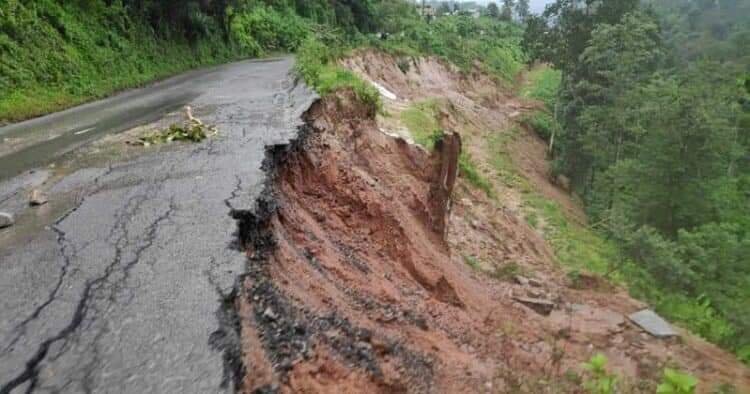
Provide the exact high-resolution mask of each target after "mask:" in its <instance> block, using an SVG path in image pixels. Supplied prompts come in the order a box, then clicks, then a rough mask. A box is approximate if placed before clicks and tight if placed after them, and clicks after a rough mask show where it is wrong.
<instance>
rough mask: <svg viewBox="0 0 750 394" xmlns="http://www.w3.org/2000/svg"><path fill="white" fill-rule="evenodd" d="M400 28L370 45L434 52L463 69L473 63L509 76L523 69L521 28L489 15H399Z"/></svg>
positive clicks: (404, 53) (405, 51)
mask: <svg viewBox="0 0 750 394" xmlns="http://www.w3.org/2000/svg"><path fill="white" fill-rule="evenodd" d="M400 22H401V23H402V24H403V25H402V26H401V31H400V32H398V33H399V34H393V35H392V36H391V38H390V39H388V40H385V41H382V40H375V41H373V42H372V45H374V46H376V47H379V48H381V49H383V50H385V51H388V52H391V53H395V54H397V55H401V56H416V55H428V56H429V55H434V56H437V57H440V58H442V59H445V60H447V61H449V62H451V63H453V64H455V65H456V66H458V67H460V68H461V69H463V70H465V71H471V70H473V69H474V67H478V68H479V69H481V70H483V71H486V72H488V73H490V74H491V75H495V76H498V77H500V78H502V79H504V80H506V81H510V80H512V79H513V78H514V77H515V76H516V75H517V74H518V72H520V71H521V70H522V69H523V66H524V63H525V61H526V56H525V54H524V53H523V51H522V50H521V48H520V40H521V33H522V32H521V29H520V28H519V27H518V26H516V25H514V24H511V23H506V22H502V21H498V20H497V19H492V18H473V17H470V16H445V17H441V18H438V19H437V20H435V21H434V22H433V23H425V22H424V21H422V20H421V19H419V18H414V19H403V18H402V19H401V20H400Z"/></svg>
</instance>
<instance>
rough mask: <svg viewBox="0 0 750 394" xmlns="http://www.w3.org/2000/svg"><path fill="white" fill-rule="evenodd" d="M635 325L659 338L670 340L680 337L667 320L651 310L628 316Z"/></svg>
mask: <svg viewBox="0 0 750 394" xmlns="http://www.w3.org/2000/svg"><path fill="white" fill-rule="evenodd" d="M628 319H630V320H631V321H632V322H633V323H635V324H637V325H638V326H639V327H641V328H642V329H643V330H644V331H646V332H647V333H649V334H651V335H653V336H655V337H657V338H669V337H676V336H679V334H678V333H677V331H675V330H674V328H672V326H671V325H669V323H667V321H666V320H664V319H662V318H661V316H659V315H657V314H656V313H655V312H654V311H652V310H650V309H644V310H642V311H640V312H636V313H633V314H632V315H630V316H628Z"/></svg>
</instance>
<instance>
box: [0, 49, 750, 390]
mask: <svg viewBox="0 0 750 394" xmlns="http://www.w3.org/2000/svg"><path fill="white" fill-rule="evenodd" d="M404 60H405V59H399V58H396V57H392V56H390V55H384V54H382V53H377V52H373V51H363V52H358V53H355V54H354V55H352V56H351V57H350V58H348V59H346V60H343V61H342V65H344V66H346V67H347V68H349V69H351V70H352V71H354V72H356V73H357V74H359V75H361V76H362V77H364V78H365V79H367V80H369V81H371V82H373V83H374V84H376V85H377V86H378V87H379V89H381V90H382V91H383V92H384V93H386V94H384V97H386V98H384V102H385V108H384V111H383V112H382V113H380V114H376V113H375V111H374V110H373V108H369V107H366V106H364V105H363V104H362V103H361V102H360V101H358V100H357V99H356V96H355V94H354V93H353V92H351V91H348V90H344V91H339V92H337V93H336V94H334V95H332V96H329V97H326V98H324V99H320V100H318V99H316V97H315V96H314V94H312V93H311V92H309V91H308V90H307V89H306V88H304V87H303V86H301V85H299V84H297V83H295V80H294V79H293V78H292V77H290V76H289V70H290V66H291V60H290V59H282V60H277V61H273V62H270V63H239V64H235V65H232V66H230V67H227V68H225V69H222V71H221V74H220V75H216V76H215V77H214V78H212V79H211V80H213V81H215V83H209V84H208V85H206V87H205V89H203V90H202V91H201V93H200V94H199V95H197V96H196V97H195V98H192V99H191V100H190V103H191V105H192V106H194V107H195V109H196V115H197V116H199V117H200V118H201V119H202V120H203V121H204V122H206V123H207V124H212V125H216V126H217V127H218V130H219V135H218V136H215V137H212V138H209V139H207V140H206V141H203V142H201V143H199V144H195V145H192V144H169V145H167V146H164V147H156V148H152V149H147V150H144V148H142V147H138V148H133V147H128V148H124V150H120V151H119V153H118V155H117V159H116V160H115V161H111V160H110V161H108V162H106V165H102V164H101V163H102V160H103V159H102V158H103V157H109V156H110V155H109V152H110V150H108V149H110V148H108V146H112V145H117V146H124V145H125V144H124V142H123V141H124V140H127V139H129V138H133V137H135V136H137V135H139V133H143V132H144V130H145V129H143V128H140V129H135V130H131V131H128V132H126V133H125V134H123V135H120V136H113V137H108V138H107V139H104V140H100V141H99V142H97V143H94V144H89V145H86V147H85V148H84V149H83V150H77V152H84V153H81V154H80V155H81V156H74V158H77V159H80V158H82V157H86V158H87V159H86V160H84V162H85V165H84V164H80V163H79V164H76V165H66V164H61V165H59V166H56V167H55V168H52V169H49V168H47V169H45V170H37V171H34V172H25V173H24V174H23V175H21V176H18V177H15V178H11V179H9V180H7V181H5V182H4V183H3V184H0V210H4V211H11V213H15V214H17V216H18V223H17V224H16V226H14V227H11V228H8V229H4V230H0V292H2V294H0V300H1V301H0V308H1V309H0V310H2V313H3V317H4V319H3V321H2V323H0V393H10V392H34V391H38V392H84V391H85V392H100V391H105V392H107V391H117V392H201V393H205V392H224V391H227V392H232V391H238V392H246V393H273V392H282V393H297V392H301V393H319V392H322V393H349V392H351V393H359V392H366V393H370V392H383V393H393V392H396V393H399V392H404V393H407V392H408V393H412V392H413V393H432V392H440V393H461V392H467V393H468V392H471V393H476V392H488V393H495V392H499V393H506V392H526V393H560V392H580V390H581V389H580V387H581V379H582V376H583V378H585V374H583V371H582V368H581V363H583V362H585V361H587V360H588V359H590V358H591V356H592V355H594V354H595V353H598V352H601V353H604V354H606V355H607V357H608V358H609V360H610V364H609V366H610V368H611V369H612V370H613V371H616V372H617V373H618V374H619V375H621V376H622V377H623V379H624V380H625V383H626V385H627V387H628V389H630V390H631V391H632V392H654V391H655V386H656V382H657V381H658V380H659V379H660V378H661V372H662V370H663V368H664V367H666V366H671V367H676V368H679V369H681V370H684V371H688V372H690V373H691V374H693V375H695V376H696V377H698V378H699V379H700V380H701V385H700V387H699V391H700V392H707V393H708V392H713V390H714V389H716V388H717V387H719V386H721V385H732V386H733V387H734V388H735V389H737V390H738V391H737V392H739V393H744V392H750V370H749V369H748V368H747V367H746V366H744V365H742V364H741V363H739V362H738V361H737V360H736V359H735V358H734V357H733V356H732V355H731V354H729V353H727V352H725V351H723V350H721V349H719V348H717V347H716V346H714V345H711V344H708V343H706V342H705V341H703V340H701V339H699V338H696V337H694V336H692V335H691V334H689V333H687V332H684V331H683V330H681V329H679V328H677V330H678V331H679V332H680V334H681V335H680V337H679V338H670V339H658V338H655V337H652V336H649V335H648V334H646V333H645V332H644V331H643V330H642V329H641V328H639V327H637V326H636V325H634V324H633V323H631V322H630V321H629V320H628V319H627V316H628V315H629V314H631V313H633V312H636V311H639V310H641V309H644V308H646V307H647V306H646V305H644V304H643V303H641V302H639V301H637V300H634V299H632V298H631V297H629V296H628V294H627V292H626V291H625V290H624V289H622V288H620V287H619V286H618V285H616V284H610V283H608V282H607V281H605V280H604V279H602V278H599V277H597V276H594V275H588V274H586V273H582V274H581V275H580V277H579V278H578V280H577V281H576V283H571V281H570V278H569V276H567V275H566V272H565V270H564V269H563V268H562V267H561V266H560V264H559V263H558V261H557V258H556V256H555V252H554V250H553V248H552V247H551V246H550V244H549V242H548V241H547V240H546V239H545V236H544V235H545V234H544V223H541V224H539V225H538V226H536V227H534V226H531V225H530V224H529V223H528V220H527V218H526V217H525V211H524V209H525V208H524V196H523V193H524V190H522V189H523V188H527V189H529V190H527V191H533V192H534V193H538V194H539V195H541V196H543V197H544V198H547V199H550V200H553V201H555V202H557V203H558V204H559V205H560V206H562V207H563V208H564V211H565V212H566V215H567V216H569V217H570V220H571V221H573V222H576V223H580V224H582V225H583V224H585V222H586V218H585V215H584V214H583V212H582V211H581V209H580V207H579V205H578V203H577V202H576V201H575V199H573V198H572V197H571V196H570V195H569V194H568V193H567V192H566V191H565V190H563V189H562V188H560V187H559V186H558V185H556V184H555V183H554V182H552V181H550V176H549V168H548V164H547V162H546V160H545V150H546V147H545V145H544V143H543V142H542V141H541V140H539V139H538V138H537V137H536V136H535V135H533V133H531V132H530V131H527V130H525V129H523V128H522V127H518V120H519V119H520V117H521V116H523V114H524V113H526V112H527V111H531V110H533V109H535V108H537V107H538V106H539V104H538V103H535V102H533V101H527V100H524V99H522V98H519V97H518V95H517V94H516V93H515V89H514V88H513V87H512V86H509V84H508V83H504V82H500V81H496V80H494V79H492V78H490V77H487V76H486V75H483V74H482V73H480V72H472V73H462V72H460V71H459V70H456V69H455V68H453V67H452V66H450V65H448V64H446V63H444V62H441V61H439V60H436V59H429V58H427V59H407V60H408V63H409V67H408V68H406V69H404V67H403V64H404ZM387 97H390V98H387ZM425 100H430V102H431V105H432V106H434V108H435V111H436V114H435V118H436V119H435V121H436V122H437V124H438V125H439V127H440V129H442V130H443V135H442V137H439V138H434V141H433V142H434V148H432V149H426V148H424V147H422V146H418V145H416V144H414V143H412V142H411V141H413V140H415V138H416V135H415V133H414V132H413V131H412V130H409V129H408V127H407V126H406V125H405V124H404V123H403V122H402V120H401V117H400V114H401V113H403V111H405V110H407V109H408V108H411V107H412V106H413V105H415V104H416V103H420V102H422V101H425ZM175 117H179V115H172V118H170V117H167V118H166V119H164V120H162V121H161V123H159V124H157V125H152V126H149V127H152V128H153V127H163V126H164V125H165V124H168V123H169V122H170V121H171V120H173V119H174V118H175ZM146 129H148V127H147V128H146ZM265 146H268V149H267V150H264V147H265ZM498 149H502V150H503V152H506V155H505V156H504V160H505V161H503V162H502V163H497V162H496V161H497V160H498V159H497V153H498V152H497V150H498ZM462 154H463V155H464V156H462ZM467 156H468V157H470V158H471V160H472V162H473V163H474V165H475V166H476V167H477V169H478V171H479V172H480V173H481V174H483V175H484V176H485V177H486V178H487V179H488V182H489V184H488V186H487V190H480V189H479V188H477V187H476V185H474V184H472V183H471V182H469V181H468V180H467V179H466V178H465V177H463V176H460V175H459V167H461V163H460V161H461V160H462V159H461V157H463V158H464V160H465V158H466V157H467ZM70 160H72V159H70V158H69V159H68V162H69V161H70ZM62 163H66V161H65V160H63V161H62ZM508 169H512V171H510V170H508ZM35 188H37V189H42V190H43V191H44V192H45V193H46V195H47V196H48V197H49V199H50V202H49V203H47V204H44V205H42V206H41V207H37V208H27V201H28V192H29V191H30V190H31V189H35ZM230 215H231V216H230ZM45 226H47V227H46V228H45ZM725 387H728V386H725Z"/></svg>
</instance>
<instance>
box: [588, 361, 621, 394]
mask: <svg viewBox="0 0 750 394" xmlns="http://www.w3.org/2000/svg"><path fill="white" fill-rule="evenodd" d="M607 362H608V360H607V357H606V356H604V355H603V354H601V353H597V354H596V355H594V356H593V357H591V359H590V360H589V361H588V362H587V363H584V364H583V368H584V369H586V371H588V375H589V376H588V379H587V380H585V381H584V382H583V387H584V388H585V389H586V391H588V392H589V393H590V394H615V393H616V392H617V376H615V375H613V374H610V373H609V372H607Z"/></svg>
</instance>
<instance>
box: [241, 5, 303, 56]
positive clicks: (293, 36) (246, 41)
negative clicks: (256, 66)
mask: <svg viewBox="0 0 750 394" xmlns="http://www.w3.org/2000/svg"><path fill="white" fill-rule="evenodd" d="M228 17H229V20H230V22H229V30H230V33H231V37H232V40H233V41H234V42H236V43H237V44H239V45H240V47H241V48H243V49H244V50H246V51H248V52H249V53H251V54H253V55H260V54H262V53H264V52H265V51H267V50H270V51H294V50H296V49H297V48H299V46H300V45H301V44H302V42H303V41H304V40H305V38H306V37H307V35H308V32H309V28H308V25H307V23H306V22H305V20H303V19H302V18H301V17H299V16H297V15H296V14H293V13H291V12H282V11H277V10H275V9H273V8H269V7H254V8H251V9H248V10H238V11H230V12H228Z"/></svg>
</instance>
